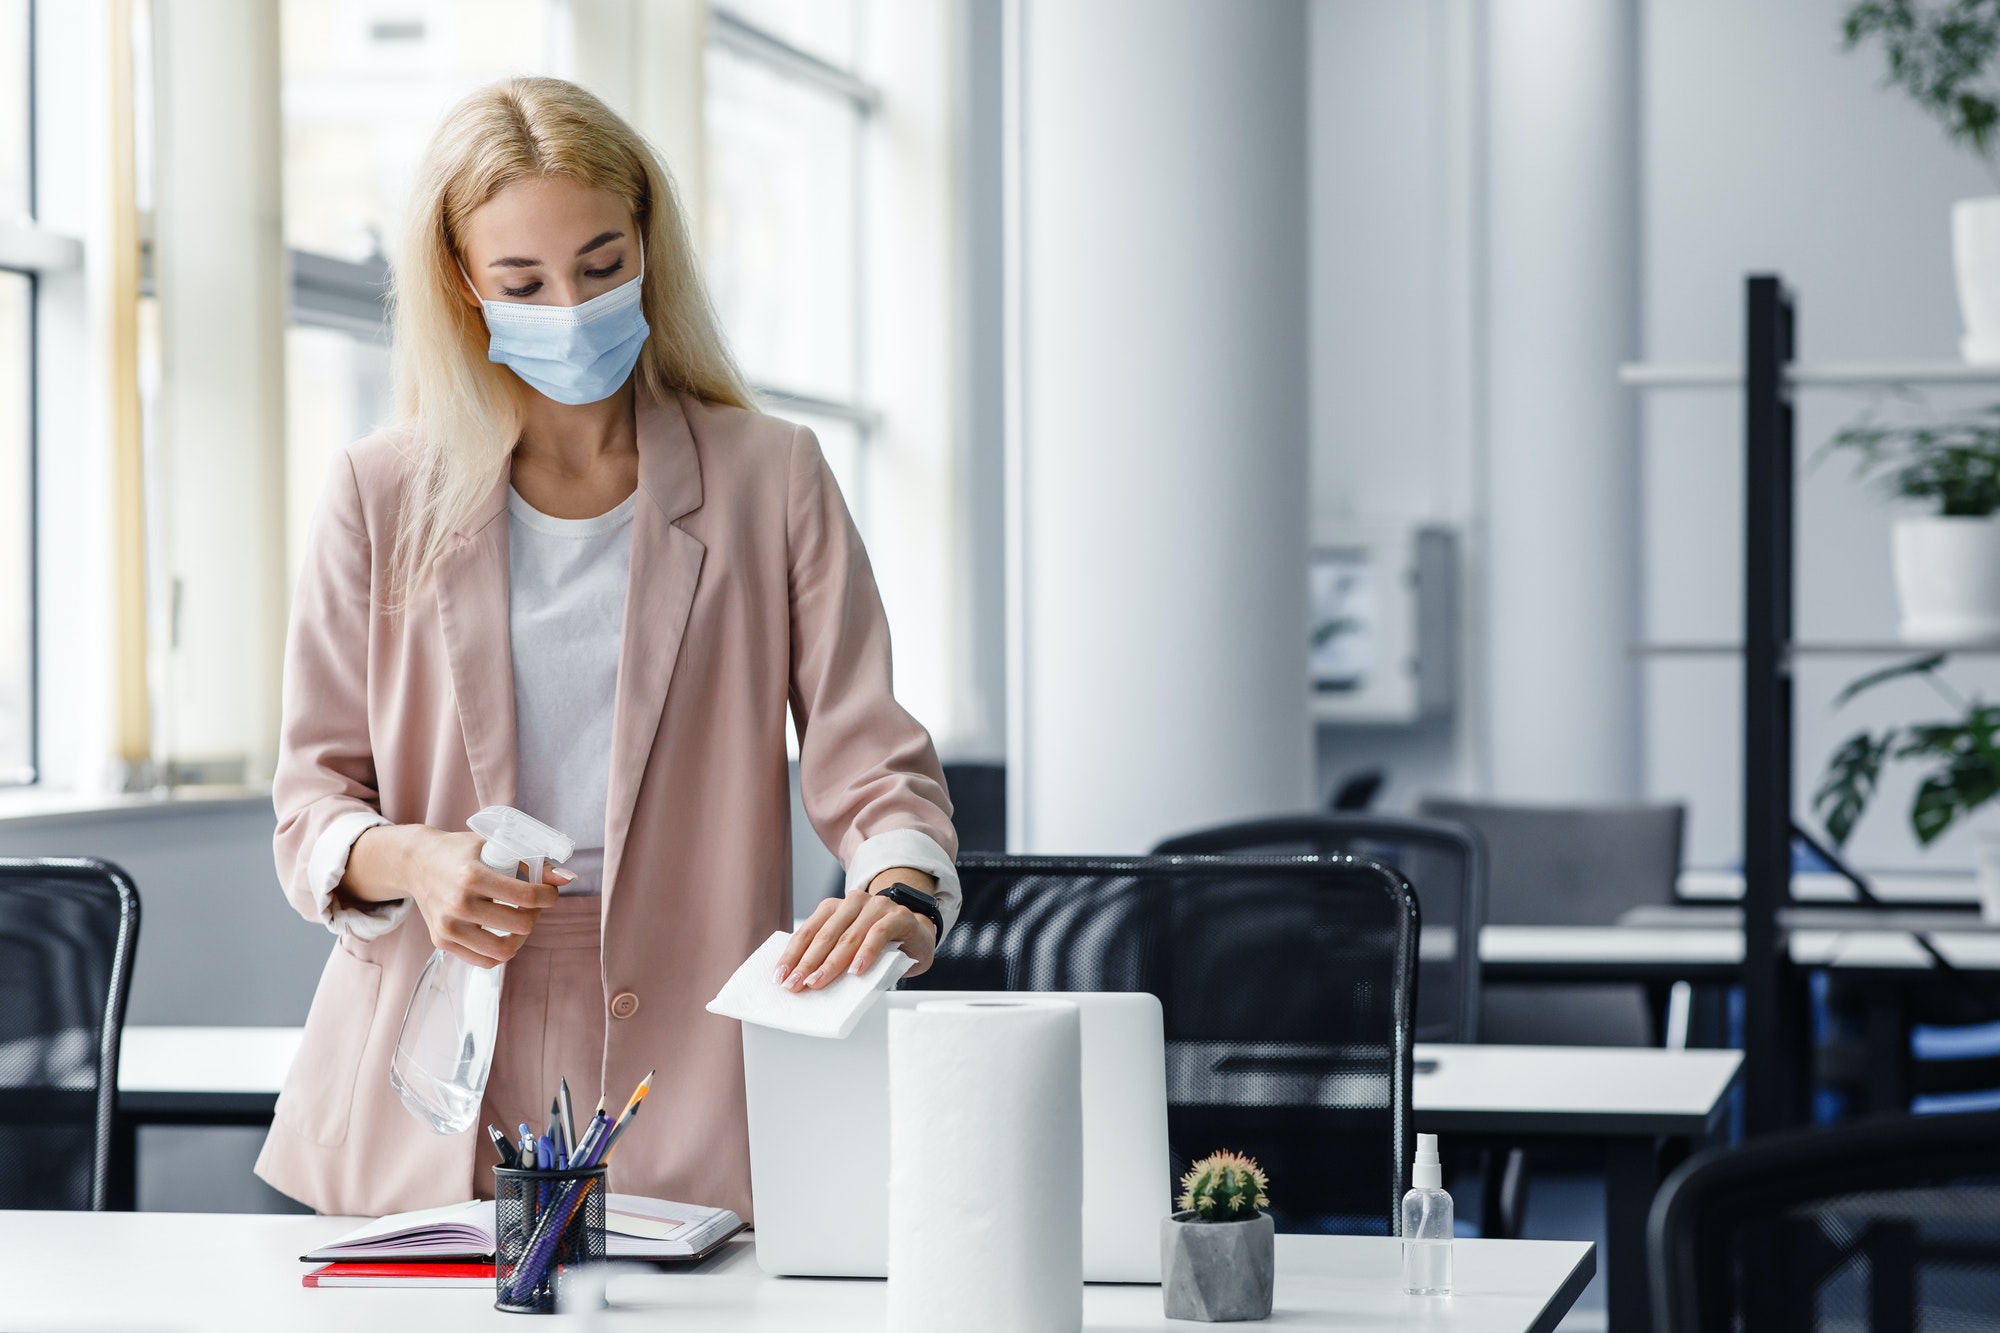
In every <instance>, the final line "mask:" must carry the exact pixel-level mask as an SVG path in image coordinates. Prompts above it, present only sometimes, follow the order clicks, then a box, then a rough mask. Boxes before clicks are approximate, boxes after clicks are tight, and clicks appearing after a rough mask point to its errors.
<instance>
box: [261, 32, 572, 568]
mask: <svg viewBox="0 0 2000 1333" xmlns="http://www.w3.org/2000/svg"><path fill="white" fill-rule="evenodd" d="M568 31H569V5H568V4H567V3H566V0H481V3H480V4H479V5H477V6H467V5H463V4H458V3H455V0H284V9H283V31H282V42H283V55H282V60H283V79H284V84H283V93H282V97H283V104H284V173H285V180H284V199H285V243H286V245H287V246H289V247H290V248H291V252H292V328H291V330H290V332H289V333H288V335H287V337H286V342H285V398H286V408H285V415H286V418H287V423H286V458H285V473H286V483H285V487H286V521H287V541H286V547H287V553H288V555H289V558H290V561H291V568H292V570H293V571H294V572H296V570H297V568H298V562H299V558H300V555H301V554H302V544H303V542H304V540H305V534H306V529H307V526H308V523H309V521H310V518H311V515H312V511H313V507H314V505H315V504H316V503H317V502H318V498H319V488H320V485H321V483H322V481H323V480H324V479H325V477H326V471H327V467H328V464H329V463H330V461H331V459H332V457H333V455H334V454H335V452H337V451H338V450H339V449H340V448H341V447H342V446H344V445H346V444H349V443H351V442H352V441H354V440H355V439H358V438H359V437H361V436H362V435H365V434H367V433H368V432H369V431H370V430H373V429H374V428H375V427H376V426H379V425H381V424H383V423H384V422H386V421H387V420H388V419H389V416H390V409H391V404H390V399H389V363H388V330H387V329H386V327H385V326H384V323H383V306H382V298H383V291H384V288H383V284H384V282H385V281H386V280H387V278H388V273H389V261H390V260H391V259H393V257H394V248H395V245H396V239H397V238H396V231H397V228H398V226H399V225H400V220H401V217H402V211H403V205H404V201H405V199H406V197H407V194H408V190H409V186H410V182H411V180H412V179H413V178H414V177H415V175H416V169H417V163H418V160H419V159H420V158H421V157H422V155H423V151H424V148H425V146H426V145H427V144H428V143H429V142H430V136H431V131H432V129H433V128H434V127H435V126H436V124H437V122H438V120H439V118H440V117H442V116H443V114H444V113H445V112H446V111H447V110H449V109H450V107H451V106H452V104H453V103H455V102H457V101H458V100H459V99H460V98H461V97H463V96H465V94H467V93H469V92H471V91H472V90H473V89H474V88H477V87H479V86H480V85H482V84H486V83H491V82H493V81H494V80H496V79H501V78H506V77H508V76H511V75H517V74H541V73H555V74H561V73H564V72H565V70H564V69H563V68H562V66H563V64H564V63H565V54H564V53H565V52H566V50H567V46H568V37H567V34H568Z"/></svg>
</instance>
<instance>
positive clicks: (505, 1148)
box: [486, 1125, 520, 1166]
mask: <svg viewBox="0 0 2000 1333" xmlns="http://www.w3.org/2000/svg"><path fill="white" fill-rule="evenodd" d="M486 1135H487V1137H488V1138H490V1139H492V1140H493V1149H494V1151H495V1152H498V1153H499V1154H500V1165H502V1166H513V1165H515V1164H516V1163H517V1162H519V1161H520V1159H519V1158H518V1157H516V1156H515V1155H514V1145H513V1144H511V1143H509V1142H507V1136H506V1135H505V1134H502V1133H501V1132H500V1131H499V1130H497V1129H495V1128H494V1127H493V1126H491V1125H488V1126H487V1127H486Z"/></svg>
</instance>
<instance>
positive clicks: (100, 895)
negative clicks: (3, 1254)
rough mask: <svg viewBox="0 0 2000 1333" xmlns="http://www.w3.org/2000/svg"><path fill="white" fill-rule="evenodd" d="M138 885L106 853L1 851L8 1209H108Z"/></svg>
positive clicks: (1, 1109)
mask: <svg viewBox="0 0 2000 1333" xmlns="http://www.w3.org/2000/svg"><path fill="white" fill-rule="evenodd" d="M138 939H139V892H138V890H137V889H135V888H134V887H133V886H132V881H131V880H130V879H129V878H128V877H127V876H126V874H125V872H124V871H122V870H120V869H119V868H118V867H116V866H114V865H108V864H106V863H105V862H103V861H90V860H68V859H63V860H17V859H12V858H0V1208H69V1209H75V1208H103V1207H104V1206H105V1202H106V1190H107V1187H108V1180H109V1176H110V1168H111V1128H112V1125H111V1121H112V1114H113V1112H114V1110H115V1109H116V1103H117V1094H118V1042H119V1038H120V1036H121V1035H122V1034H123V1032H124V1027H125V996H126V992H127V991H128V990H129V989H130V985H131V980H132V953H133V949H134V947H135V946H136V945H137V943H138Z"/></svg>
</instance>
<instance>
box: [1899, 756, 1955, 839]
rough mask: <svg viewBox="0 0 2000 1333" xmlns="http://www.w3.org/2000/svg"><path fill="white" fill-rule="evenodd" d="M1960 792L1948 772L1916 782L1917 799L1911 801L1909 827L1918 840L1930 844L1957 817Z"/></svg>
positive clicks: (1932, 775) (1934, 774)
mask: <svg viewBox="0 0 2000 1333" xmlns="http://www.w3.org/2000/svg"><path fill="white" fill-rule="evenodd" d="M1958 812H1959V800H1958V793H1957V791H1956V790H1955V789H1954V788H1953V786H1952V782H1951V778H1950V775H1949V774H1948V773H1933V774H1931V775H1930V776H1929V777H1927V778H1925V779H1924V780H1923V781H1922V782H1920V783H1918V784H1917V795H1916V799H1915V800H1913V801H1912V802H1911V803H1910V827H1911V828H1912V829H1913V830H1915V832H1916V835H1917V841H1918V842H1920V843H1922V844H1923V845H1924V846H1926V847H1928V846H1930V845H1931V843H1933V842H1935V841H1937V838H1938V836H1939V835H1940V834H1942V833H1943V832H1944V831H1945V830H1946V829H1948V828H1950V827H1951V821H1952V820H1954V819H1956V818H1958Z"/></svg>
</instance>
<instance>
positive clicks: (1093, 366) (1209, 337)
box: [1007, 0, 1310, 852]
mask: <svg viewBox="0 0 2000 1333" xmlns="http://www.w3.org/2000/svg"><path fill="white" fill-rule="evenodd" d="M1010 19H1011V24H1010V33H1009V37H1010V54H1011V56H1012V59H1011V61H1010V68H1009V73H1008V80H1007V82H1008V89H1007V92H1008V96H1009V98H1010V106H1009V134H1010V154H1011V159H1012V160H1011V161H1010V170H1009V172H1008V176H1009V181H1008V185H1009V192H1008V193H1009V198H1008V207H1009V210H1010V221H1011V237H1010V251H1011V253H1010V260H1011V261H1012V264H1011V271H1010V279H1009V286H1010V291H1009V298H1010V302H1011V308H1010V316H1011V318H1010V336H1009V344H1010V346H1009V352H1010V357H1011V365H1010V369H1009V389H1010V399H1011V401H1010V405H1009V406H1010V413H1009V416H1010V420H1009V427H1008V429H1009V434H1010V439H1009V460H1008V461H1009V473H1010V476H1009V482H1010V485H1009V529H1010V530H1009V538H1010V543H1009V546H1010V549H1009V565H1010V568H1009V588H1008V600H1009V624H1008V630H1009V644H1008V651H1009V659H1010V660H1009V667H1008V693H1009V703H1008V714H1009V716H1008V730H1009V740H1008V764H1009V774H1010V782H1011V789H1010V792H1009V819H1010V822H1011V825H1012V827H1011V829H1010V832H1009V842H1010V845H1012V846H1014V847H1015V848H1016V849H1018V850H1023V851H1046V852H1057V851H1060V852H1136V851H1140V850H1143V849H1144V848H1145V847H1147V846H1148V845H1150V844H1151V843H1152V842H1153V841H1154V840H1155V839H1157V838H1159V837H1161V836H1163V835H1165V834H1168V833H1172V832H1176V831H1180V830H1183V829H1187V828H1190V827H1194V826H1197V825H1201V824H1206V823H1212V822H1217V821H1222V820H1228V819H1234V818H1240V817H1244V816H1249V815H1257V814H1266V813H1273V812H1278V811H1287V810H1296V809H1299V808H1301V806H1302V805H1303V804H1304V803H1305V802H1306V800H1307V798H1308V791H1309V785H1310V780H1309V763H1310V758H1309V740H1310V727H1309V725H1308V723H1307V720H1306V671H1305V555H1306V514H1307V494H1308V479H1307V448H1306V430H1307V420H1306V415H1307V405H1306V356H1305V335H1306V302H1305V293H1306V194H1307V191H1306V152H1305V125H1306V119H1307V98H1306V16H1305V10H1304V7H1303V5H1302V4H1300V3H1298V2H1297V0H1266V2H1265V3H1259V4H1241V3H1236V2H1235V0H1094V3H1090V4H1077V3H1074V2H1073V0H1055V2H1054V3H1042V2H1041V0H1016V4H1015V5H1014V7H1013V10H1012V12H1011V14H1010Z"/></svg>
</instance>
